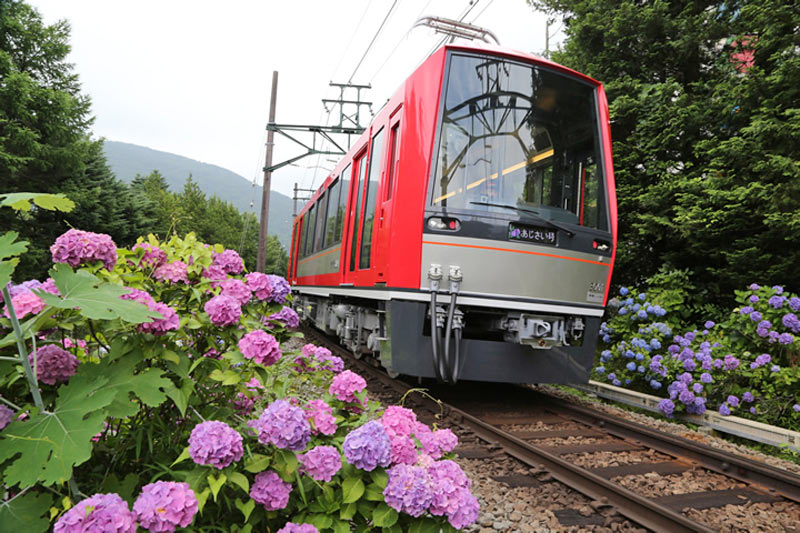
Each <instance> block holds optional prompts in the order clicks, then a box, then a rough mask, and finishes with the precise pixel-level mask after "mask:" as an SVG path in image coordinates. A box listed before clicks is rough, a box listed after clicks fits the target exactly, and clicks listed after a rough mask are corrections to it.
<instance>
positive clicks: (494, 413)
mask: <svg viewBox="0 0 800 533" xmlns="http://www.w3.org/2000/svg"><path fill="white" fill-rule="evenodd" d="M305 333H306V334H307V335H308V336H309V337H313V338H314V340H315V341H316V342H317V343H324V344H325V345H326V346H328V347H329V348H331V349H332V350H333V349H336V350H337V351H339V352H340V353H342V352H343V353H342V355H345V354H347V353H348V352H346V351H344V350H343V349H341V348H340V347H338V346H337V345H335V344H332V343H331V341H330V340H328V339H327V338H325V337H323V336H321V334H320V333H319V332H317V331H315V330H311V331H305ZM373 362H374V361H372V360H369V359H364V360H356V359H354V358H352V357H350V358H349V364H350V365H352V366H353V367H355V368H354V369H356V368H357V369H358V371H359V372H360V373H361V374H362V375H364V376H365V377H367V379H368V381H371V383H370V388H372V387H377V388H379V389H383V390H386V391H393V392H394V393H395V394H397V395H403V394H405V393H406V392H407V391H408V390H409V389H411V388H413V387H414V385H413V384H409V383H406V382H404V381H402V380H395V379H391V378H389V377H388V376H387V375H386V374H385V373H384V372H382V371H381V370H380V369H378V368H376V367H375V366H374V365H373V364H371V363H373ZM428 389H429V391H428V392H429V394H430V395H431V396H433V397H435V398H438V399H439V400H441V402H442V404H441V405H437V404H434V403H433V402H428V401H426V400H424V399H422V398H421V397H418V396H415V397H414V398H415V402H416V403H417V404H418V405H415V406H414V407H415V409H419V408H420V407H427V408H428V409H434V410H439V409H441V410H442V411H443V414H444V416H445V418H446V420H447V423H448V424H449V425H450V426H452V427H455V426H458V427H462V428H465V429H468V430H469V431H470V432H472V433H473V434H474V435H476V436H477V437H478V439H480V441H483V442H484V443H485V446H484V448H488V447H492V448H493V449H497V448H499V449H501V450H502V451H503V452H504V453H506V454H508V455H510V456H512V457H514V458H515V459H516V460H518V461H520V462H522V463H523V464H525V465H528V466H530V467H533V468H534V469H541V468H544V469H545V470H546V471H547V472H548V473H549V476H552V479H553V480H555V481H558V482H561V483H563V484H564V485H567V486H568V487H569V488H570V489H573V490H575V491H577V492H579V493H581V494H583V495H585V496H586V497H588V498H589V499H590V500H591V501H592V502H593V504H594V505H593V507H594V508H595V509H597V508H602V507H608V506H610V507H613V509H614V510H616V511H617V512H618V513H619V514H621V515H622V516H624V517H626V518H628V519H629V520H631V521H633V522H635V523H637V524H639V525H640V526H643V527H645V528H647V529H649V530H652V531H669V532H678V531H701V532H710V531H717V530H718V529H719V528H718V527H715V526H713V525H710V524H709V523H707V522H706V521H704V520H702V518H698V517H702V516H704V513H707V512H709V511H714V510H718V509H721V508H724V507H725V506H729V505H737V506H742V505H744V506H750V505H752V504H758V503H763V504H786V505H789V506H791V507H795V506H796V507H797V509H798V510H797V511H796V512H797V513H798V514H800V476H797V475H794V474H791V473H788V472H786V471H784V470H780V469H778V468H775V467H772V466H769V465H766V464H764V463H760V462H758V461H754V460H751V459H748V458H744V457H739V456H736V455H732V454H729V453H725V452H721V451H719V450H717V449H715V448H712V447H710V446H707V445H705V444H702V443H698V442H695V441H692V440H689V439H686V438H682V437H677V436H674V435H670V434H666V433H663V432H660V431H657V430H654V429H652V428H649V427H647V426H643V425H641V424H637V423H634V422H630V421H628V420H624V419H622V418H619V417H615V416H612V415H609V414H606V413H603V412H599V411H595V410H592V409H590V408H587V407H583V406H578V405H575V404H572V403H568V402H565V401H562V400H556V399H554V398H553V397H550V396H547V395H544V394H541V393H538V392H535V391H533V390H530V389H528V388H524V387H514V386H509V385H498V384H478V383H468V384H464V386H458V387H450V386H446V387H444V386H442V387H440V386H436V385H435V384H433V385H431V386H430V387H428ZM424 404H427V405H424ZM456 452H457V453H459V454H460V455H462V456H467V457H470V456H472V457H476V458H479V457H488V455H487V454H486V453H485V450H484V453H483V454H482V453H481V450H480V449H476V448H475V447H474V445H473V447H472V448H463V447H462V448H460V449H456ZM598 456H604V457H609V456H613V457H614V458H615V459H614V460H613V461H605V462H611V463H612V464H613V466H606V465H605V464H604V461H600V460H593V459H592V458H593V457H598ZM549 476H548V477H549ZM676 476H683V477H685V478H687V479H688V478H691V479H692V480H693V483H694V484H695V485H696V486H697V487H698V490H690V491H688V492H684V491H676V492H675V493H669V494H652V493H649V491H648V490H647V488H643V487H642V486H640V485H639V481H638V480H641V479H643V478H644V479H649V480H653V479H656V478H664V479H676ZM495 479H496V480H497V481H499V482H502V483H503V484H505V485H507V486H508V487H509V488H514V487H524V486H536V485H537V484H540V483H541V482H542V481H541V476H537V475H535V474H531V475H521V474H520V475H512V476H504V477H503V478H502V479H498V478H495ZM556 515H557V516H558V518H559V521H560V522H561V523H562V524H563V525H578V526H580V525H590V524H592V523H594V524H602V521H600V522H598V521H597V519H598V518H601V517H599V516H595V517H586V516H583V517H581V516H577V515H576V514H575V513H570V512H569V510H564V511H563V512H561V514H559V512H558V511H556ZM593 518H594V519H595V521H594V522H592V519H593ZM754 525H755V524H754ZM755 528H756V529H760V528H759V527H758V526H757V525H755ZM798 531H800V529H799V530H798Z"/></svg>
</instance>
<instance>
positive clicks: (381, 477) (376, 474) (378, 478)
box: [369, 469, 389, 490]
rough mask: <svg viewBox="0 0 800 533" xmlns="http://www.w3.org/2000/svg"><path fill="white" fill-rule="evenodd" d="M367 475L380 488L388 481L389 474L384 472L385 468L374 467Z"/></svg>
mask: <svg viewBox="0 0 800 533" xmlns="http://www.w3.org/2000/svg"><path fill="white" fill-rule="evenodd" d="M369 477H370V478H371V479H372V481H374V482H375V484H376V485H377V486H378V488H379V489H381V490H383V489H385V488H386V483H388V482H389V476H388V475H387V474H386V471H385V470H378V469H375V470H373V471H372V472H370V473H369Z"/></svg>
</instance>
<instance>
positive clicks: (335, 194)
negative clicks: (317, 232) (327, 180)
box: [322, 178, 340, 248]
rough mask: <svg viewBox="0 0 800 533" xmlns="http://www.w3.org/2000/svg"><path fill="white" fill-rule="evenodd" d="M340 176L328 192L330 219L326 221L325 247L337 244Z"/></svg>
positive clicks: (323, 245)
mask: <svg viewBox="0 0 800 533" xmlns="http://www.w3.org/2000/svg"><path fill="white" fill-rule="evenodd" d="M339 184H340V181H339V178H336V179H335V180H334V181H333V185H331V187H330V189H328V191H330V192H329V193H328V219H327V220H326V221H325V242H324V243H323V244H322V247H323V248H327V247H328V246H331V245H332V244H336V234H335V233H334V232H335V231H336V217H337V215H338V213H339Z"/></svg>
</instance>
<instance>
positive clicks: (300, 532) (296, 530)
mask: <svg viewBox="0 0 800 533" xmlns="http://www.w3.org/2000/svg"><path fill="white" fill-rule="evenodd" d="M277 533H319V529H317V528H316V527H314V526H312V525H311V524H295V523H294V522H286V525H285V526H283V527H282V528H280V529H279V530H278V531H277Z"/></svg>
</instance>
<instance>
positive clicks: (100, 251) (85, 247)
mask: <svg viewBox="0 0 800 533" xmlns="http://www.w3.org/2000/svg"><path fill="white" fill-rule="evenodd" d="M50 253H51V254H52V257H53V262H54V263H66V264H68V265H70V266H72V267H77V266H78V265H80V264H84V263H95V262H97V261H100V262H102V263H103V266H105V267H106V269H108V270H112V269H113V268H114V265H116V264H117V246H116V245H115V244H114V241H113V240H112V239H111V237H110V236H109V235H106V234H104V233H92V232H91V231H81V230H79V229H71V230H69V231H67V232H66V233H63V234H62V235H60V236H59V237H58V238H57V239H56V242H55V243H54V244H53V246H51V247H50Z"/></svg>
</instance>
